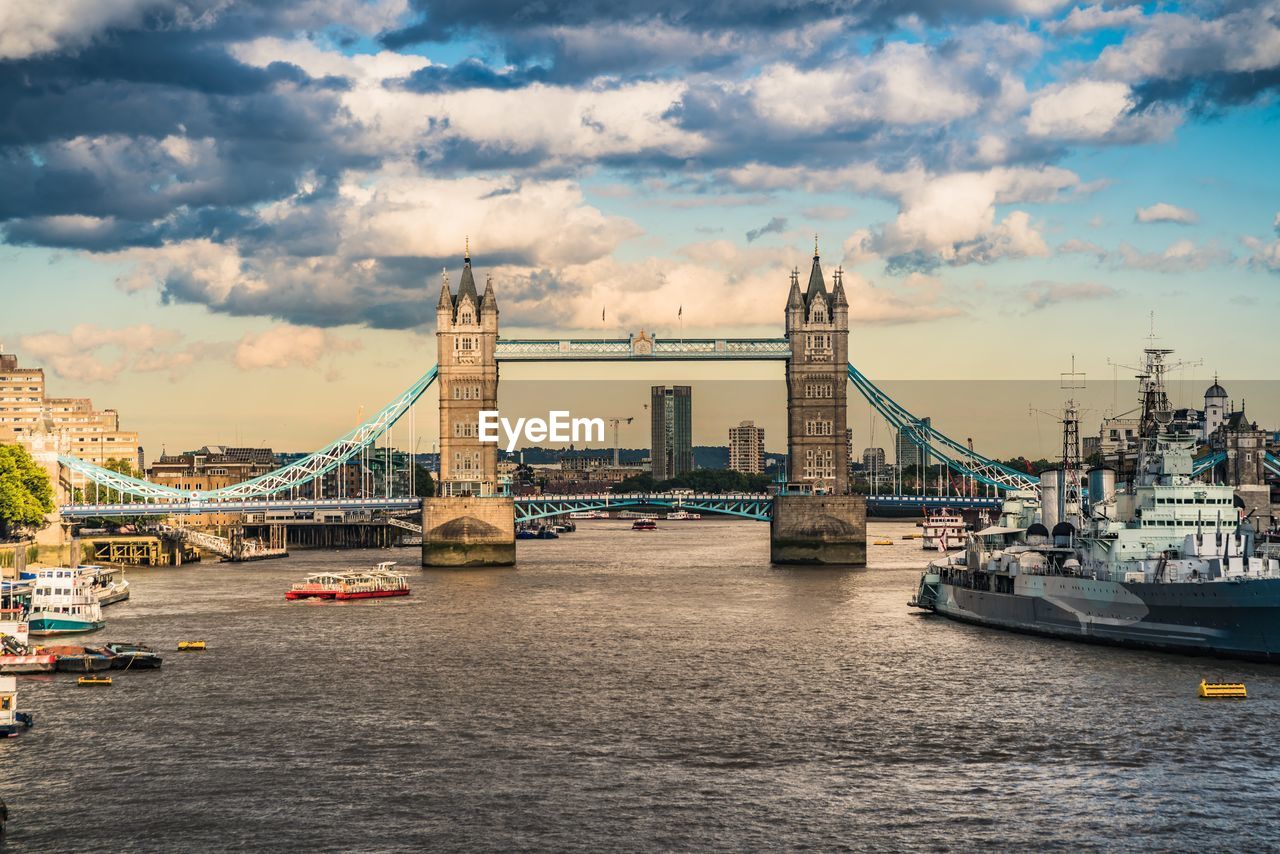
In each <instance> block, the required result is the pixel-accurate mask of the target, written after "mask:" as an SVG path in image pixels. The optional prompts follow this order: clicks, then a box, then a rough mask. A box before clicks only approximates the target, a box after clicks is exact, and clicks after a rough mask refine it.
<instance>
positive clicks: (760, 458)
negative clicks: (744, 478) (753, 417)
mask: <svg viewBox="0 0 1280 854" xmlns="http://www.w3.org/2000/svg"><path fill="white" fill-rule="evenodd" d="M729 468H731V469H733V470H734V471H740V472H743V473H744V474H761V473H763V472H764V428H763V427H757V426H756V423H755V422H754V421H743V422H742V423H740V424H739V425H738V426H737V427H730V428H729Z"/></svg>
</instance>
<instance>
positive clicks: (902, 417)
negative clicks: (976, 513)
mask: <svg viewBox="0 0 1280 854" xmlns="http://www.w3.org/2000/svg"><path fill="white" fill-rule="evenodd" d="M849 381H850V382H852V383H853V386H854V388H856V389H857V390H858V391H859V392H861V393H862V396H863V397H865V398H866V399H867V402H868V403H870V404H871V406H872V408H873V409H875V410H876V412H879V413H880V415H881V416H883V417H884V419H885V421H887V422H888V423H889V426H891V427H893V428H894V429H896V430H897V431H898V434H899V435H903V434H904V433H905V435H906V436H907V437H908V438H909V439H910V440H911V442H912V443H913V444H915V445H916V446H917V447H919V448H921V449H922V450H923V451H924V453H925V454H926V459H927V458H928V457H933V459H935V460H937V461H938V462H941V463H944V464H946V466H947V468H949V469H951V470H952V471H954V472H957V473H959V474H962V475H965V476H967V477H972V478H973V479H974V480H976V481H978V482H979V483H985V484H989V485H990V486H994V487H996V488H997V489H1039V488H1040V482H1039V480H1037V479H1036V477H1035V476H1034V475H1029V474H1027V473H1026V472H1020V471H1018V470H1017V469H1013V468H1010V467H1009V466H1006V465H1004V464H1002V463H998V462H996V461H995V460H991V459H988V458H986V457H984V456H982V455H981V454H979V453H977V452H976V451H973V450H971V449H970V448H969V447H968V446H967V445H964V444H961V443H960V442H957V441H956V440H954V439H952V438H950V437H949V436H946V435H944V434H943V433H940V432H939V431H938V430H937V429H935V428H934V427H933V426H932V425H926V424H925V423H924V422H923V421H921V420H920V419H919V418H916V417H915V416H914V415H912V414H911V413H910V412H908V411H907V410H906V408H905V407H903V406H902V405H901V404H900V403H898V402H897V401H895V400H894V399H893V398H891V397H889V395H887V394H885V393H884V392H883V391H882V390H881V389H880V388H879V387H877V386H876V384H875V383H873V382H871V380H869V379H867V377H866V375H865V374H863V373H862V372H861V371H859V370H858V369H857V368H855V367H854V366H853V365H852V364H850V365H849Z"/></svg>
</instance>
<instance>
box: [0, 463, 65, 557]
mask: <svg viewBox="0 0 1280 854" xmlns="http://www.w3.org/2000/svg"><path fill="white" fill-rule="evenodd" d="M53 509H54V507H53V485H52V484H51V483H50V482H49V475H48V473H47V472H46V471H45V470H44V469H43V468H42V467H41V466H40V465H39V464H38V463H36V461H35V460H34V459H33V458H32V456H31V454H29V453H27V449H26V448H24V447H22V446H21V445H0V536H3V537H11V536H14V535H15V534H18V533H20V532H22V531H24V530H33V531H36V530H39V529H41V528H43V527H44V526H45V518H44V517H45V515H46V514H48V513H52V512H53Z"/></svg>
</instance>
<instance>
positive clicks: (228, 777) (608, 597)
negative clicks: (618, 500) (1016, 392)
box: [0, 520, 1280, 852]
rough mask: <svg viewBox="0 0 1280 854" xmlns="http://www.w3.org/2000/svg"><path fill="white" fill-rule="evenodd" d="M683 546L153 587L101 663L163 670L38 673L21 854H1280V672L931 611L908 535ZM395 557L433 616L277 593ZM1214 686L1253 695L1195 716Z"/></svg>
mask: <svg viewBox="0 0 1280 854" xmlns="http://www.w3.org/2000/svg"><path fill="white" fill-rule="evenodd" d="M659 524H660V526H661V529H660V530H659V531H657V532H654V533H640V532H632V531H630V530H629V527H628V525H627V523H624V522H617V521H611V522H605V521H595V522H588V523H583V524H581V525H580V526H579V530H578V532H577V533H574V534H569V535H566V536H564V537H562V538H561V539H560V540H556V541H525V542H521V543H520V544H519V567H518V568H516V569H510V570H472V571H436V570H430V571H423V570H421V569H419V568H418V565H417V563H418V553H417V550H416V549H396V550H390V551H359V552H351V551H347V552H301V551H300V552H295V554H294V556H292V557H290V558H288V559H286V560H279V561H272V562H264V563H258V564H239V565H235V564H219V563H206V564H203V565H192V566H188V567H183V568H181V569H156V570H149V569H140V570H137V571H134V572H131V573H130V575H129V578H130V580H131V582H132V585H133V598H132V599H131V600H130V601H129V602H127V603H124V604H121V605H116V606H112V607H110V608H108V609H107V611H106V618H107V621H108V627H107V629H106V630H104V631H102V632H99V633H97V634H96V635H95V636H93V640H94V641H103V640H132V641H141V642H144V643H148V644H150V645H152V646H154V647H155V648H156V649H157V650H160V651H162V652H164V654H165V664H164V667H163V669H161V670H159V671H153V672H139V673H115V674H113V675H115V685H114V686H113V687H111V688H98V689H92V688H79V687H77V686H76V684H75V677H74V676H73V675H71V674H56V675H49V676H39V677H30V676H28V677H21V678H20V679H19V700H20V703H21V706H22V707H23V708H26V709H28V710H32V711H34V712H35V713H36V727H35V728H34V729H33V730H31V731H30V732H28V733H27V734H25V735H23V736H22V737H20V738H17V739H8V740H7V741H5V742H0V767H3V776H2V778H0V795H2V796H3V798H4V799H5V801H7V803H8V805H9V812H10V822H9V837H8V849H7V850H9V851H20V852H27V851H32V852H35V851H40V852H44V851H110V852H118V851H232V850H240V849H243V848H246V847H248V848H253V849H263V850H272V851H309V852H315V851H357V850H358V851H397V850H424V849H430V850H503V851H506V850H515V849H519V850H576V851H615V850H616V851H632V850H724V851H741V850H762V849H774V848H786V849H803V848H807V849H811V850H820V851H827V850H848V849H884V848H902V847H923V848H930V849H939V850H941V849H972V848H974V847H987V848H1001V849H1013V848H1021V849H1029V848H1035V849H1045V848H1059V849H1068V848H1070V849H1075V848H1108V849H1116V848H1134V849H1138V848H1159V849H1165V850H1167V849H1188V850H1189V849H1203V848H1219V847H1230V848H1234V849H1246V848H1255V849H1256V848H1273V847H1276V846H1277V845H1280V822H1278V821H1277V819H1276V808H1275V804H1276V793H1277V789H1278V784H1280V755H1277V753H1276V751H1275V750H1274V745H1275V741H1276V736H1275V726H1276V724H1275V722H1276V720H1277V719H1280V681H1278V680H1277V678H1276V677H1277V675H1278V674H1280V668H1276V667H1272V666H1267V665H1254V664H1242V663H1235V662H1215V661H1211V660H1204V659H1193V658H1185V657H1180V656H1173V655H1165V654H1158V653H1139V652H1130V651H1125V650H1115V649H1108V648H1101V647H1090V646H1082V645H1075V644H1071V643H1066V642H1060V641H1050V640H1044V639H1039V638H1034V637H1026V636H1020V635H1014V634H1006V633H1001V632H995V631H991V630H985V629H980V628H975V627H970V626H965V625H960V624H957V623H952V622H948V621H946V620H944V619H941V618H938V617H933V616H921V615H918V614H917V613H915V612H913V611H912V610H911V609H909V608H908V607H907V600H908V599H909V598H910V596H911V594H912V593H913V591H914V587H915V583H916V581H917V579H918V577H919V570H920V566H921V565H922V563H923V562H924V560H925V559H926V557H927V554H926V553H924V552H923V551H922V550H921V549H920V548H919V543H918V541H907V540H903V539H901V536H902V535H903V534H906V533H908V532H911V531H913V530H915V529H914V528H913V527H912V526H911V525H909V524H907V523H885V522H874V521H873V522H872V524H871V531H870V535H869V539H871V540H874V539H876V538H878V537H884V536H888V537H891V538H892V539H893V540H894V545H893V546H875V545H873V546H871V547H870V561H871V564H872V567H871V568H870V569H867V570H864V571H841V570H827V569H777V568H772V567H771V566H770V565H769V563H768V551H769V550H768V526H767V525H763V524H760V523H753V522H742V521H719V520H703V521H701V522H672V523H661V522H660V523H659ZM388 559H394V560H399V561H401V567H400V568H402V569H407V570H409V571H410V578H411V584H412V586H413V595H412V596H410V597H408V598H405V599H394V600H381V601H369V602H355V603H314V602H313V603H308V602H297V603H286V602H285V601H284V599H283V593H284V591H285V590H286V589H287V588H288V586H289V584H290V583H291V582H293V581H296V580H300V579H301V578H302V577H303V576H304V575H306V574H307V573H309V572H315V571H320V570H324V569H348V568H363V567H366V566H370V565H372V564H373V563H375V562H377V561H380V560H388ZM188 638H203V639H205V640H207V641H208V643H209V650H208V652H205V653H186V654H178V653H176V652H172V650H173V649H174V648H175V646H176V643H177V641H178V640H179V639H188ZM1206 676H1207V677H1210V678H1212V677H1215V676H1222V677H1229V678H1232V679H1237V678H1238V679H1243V680H1245V681H1247V682H1248V686H1249V695H1250V697H1249V699H1248V700H1247V701H1245V702H1243V703H1240V702H1216V703H1215V702H1206V701H1201V700H1198V699H1197V697H1196V686H1197V685H1198V683H1199V681H1200V679H1201V678H1202V677H1206Z"/></svg>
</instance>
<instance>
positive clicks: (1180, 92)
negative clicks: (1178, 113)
mask: <svg viewBox="0 0 1280 854" xmlns="http://www.w3.org/2000/svg"><path fill="white" fill-rule="evenodd" d="M1277 91H1280V66H1277V67H1276V68H1268V69H1265V70H1261V71H1240V72H1226V71H1222V72H1215V73H1211V74H1203V75H1199V76H1191V77H1180V78H1177V79H1171V80H1148V81H1146V82H1144V83H1141V84H1139V85H1137V86H1135V87H1134V90H1133V92H1134V97H1135V103H1134V106H1133V112H1135V113H1137V112H1142V111H1143V110H1145V109H1147V108H1148V107H1150V106H1152V105H1154V104H1159V103H1165V102H1173V103H1180V104H1187V105H1188V106H1189V107H1190V108H1191V109H1192V111H1193V112H1195V113H1196V114H1198V115H1207V116H1212V115H1217V114H1219V113H1222V112H1225V111H1226V110H1228V109H1230V108H1232V107H1239V106H1243V105H1245V104H1250V103H1252V102H1254V101H1257V100H1258V99H1259V98H1262V97H1264V96H1266V95H1269V94H1272V93H1274V92H1277Z"/></svg>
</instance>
